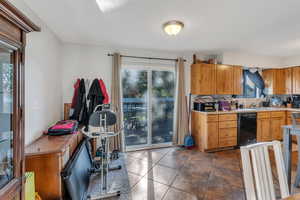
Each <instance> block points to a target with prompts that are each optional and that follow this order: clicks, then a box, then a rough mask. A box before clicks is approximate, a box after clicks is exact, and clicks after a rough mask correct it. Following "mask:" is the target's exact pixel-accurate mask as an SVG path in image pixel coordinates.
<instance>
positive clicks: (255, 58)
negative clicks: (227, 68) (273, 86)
mask: <svg viewBox="0 0 300 200" xmlns="http://www.w3.org/2000/svg"><path fill="white" fill-rule="evenodd" d="M222 63H224V64H232V65H242V66H247V67H258V68H262V67H263V68H276V67H282V65H283V58H282V57H277V56H261V55H255V54H251V53H242V52H225V53H223V62H222Z"/></svg>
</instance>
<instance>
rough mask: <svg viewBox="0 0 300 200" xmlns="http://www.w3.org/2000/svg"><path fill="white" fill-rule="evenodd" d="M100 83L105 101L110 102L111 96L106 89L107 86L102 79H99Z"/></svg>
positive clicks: (105, 102)
mask: <svg viewBox="0 0 300 200" xmlns="http://www.w3.org/2000/svg"><path fill="white" fill-rule="evenodd" d="M99 85H100V88H101V91H102V93H103V96H104V100H103V103H104V104H108V103H109V96H108V93H107V90H106V86H105V84H104V82H103V80H102V79H99Z"/></svg>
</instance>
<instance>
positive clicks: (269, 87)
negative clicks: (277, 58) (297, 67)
mask: <svg viewBox="0 0 300 200" xmlns="http://www.w3.org/2000/svg"><path fill="white" fill-rule="evenodd" d="M262 76H263V79H264V81H265V90H266V94H268V95H271V94H274V88H275V70H274V69H265V70H263V73H262Z"/></svg>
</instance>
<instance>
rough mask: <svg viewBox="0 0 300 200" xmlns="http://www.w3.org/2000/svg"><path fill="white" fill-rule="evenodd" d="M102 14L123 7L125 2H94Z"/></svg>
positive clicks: (98, 0)
mask: <svg viewBox="0 0 300 200" xmlns="http://www.w3.org/2000/svg"><path fill="white" fill-rule="evenodd" d="M96 2H97V4H98V6H99V8H100V10H101V11H102V12H104V13H105V12H109V11H112V10H115V9H116V8H118V7H121V6H122V5H124V4H125V3H126V2H127V0H96Z"/></svg>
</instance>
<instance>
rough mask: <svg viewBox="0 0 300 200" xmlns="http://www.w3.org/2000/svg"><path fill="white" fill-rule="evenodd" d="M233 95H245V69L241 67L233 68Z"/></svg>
mask: <svg viewBox="0 0 300 200" xmlns="http://www.w3.org/2000/svg"><path fill="white" fill-rule="evenodd" d="M233 81H234V82H233V94H235V95H242V94H243V68H242V67H241V66H234V67H233Z"/></svg>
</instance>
